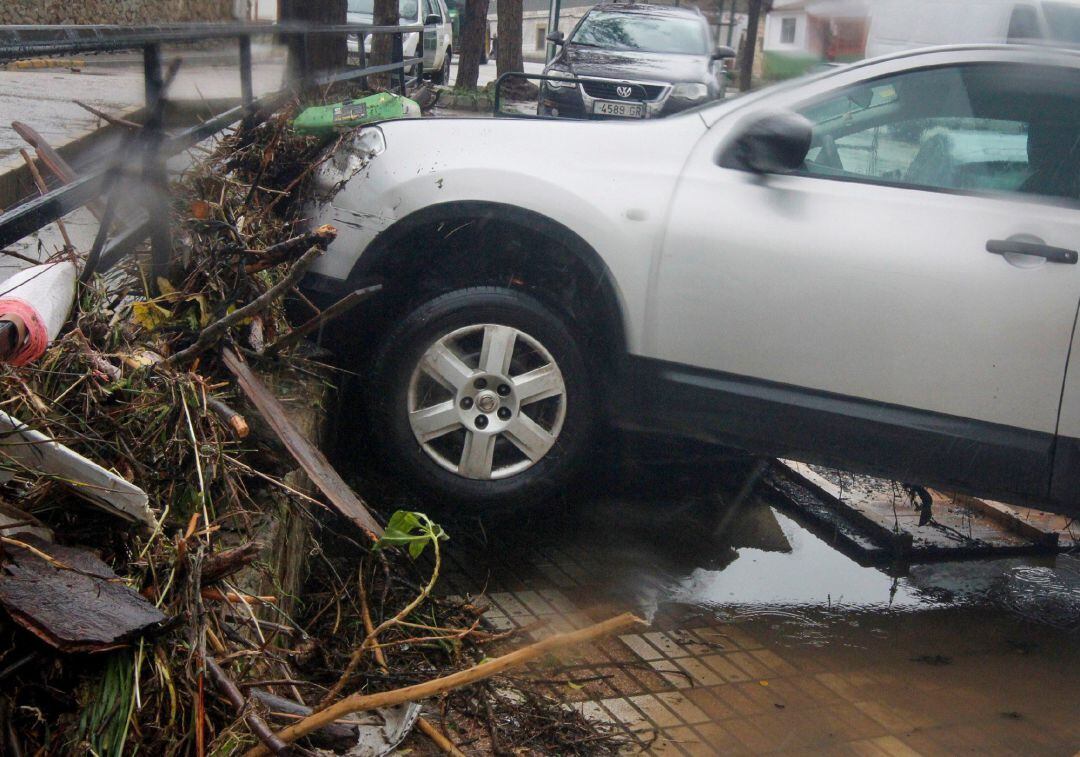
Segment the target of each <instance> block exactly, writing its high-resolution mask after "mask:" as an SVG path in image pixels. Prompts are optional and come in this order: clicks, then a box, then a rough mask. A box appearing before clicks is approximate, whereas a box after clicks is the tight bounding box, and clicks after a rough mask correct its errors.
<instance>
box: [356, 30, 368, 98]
mask: <svg viewBox="0 0 1080 757" xmlns="http://www.w3.org/2000/svg"><path fill="white" fill-rule="evenodd" d="M358 39H359V42H360V68H367V35H366V34H364V33H363V32H360V34H359V35H358ZM360 86H361V87H363V88H364V89H367V88H368V80H367V76H361V77H360Z"/></svg>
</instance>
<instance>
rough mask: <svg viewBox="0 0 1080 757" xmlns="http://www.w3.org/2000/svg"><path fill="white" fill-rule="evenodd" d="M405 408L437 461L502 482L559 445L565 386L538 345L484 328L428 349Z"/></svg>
mask: <svg viewBox="0 0 1080 757" xmlns="http://www.w3.org/2000/svg"><path fill="white" fill-rule="evenodd" d="M407 403H408V413H409V424H410V426H411V428H412V432H413V435H414V436H415V437H416V441H417V442H418V443H419V444H420V446H421V448H422V449H423V450H424V452H425V453H426V454H427V455H428V456H429V457H430V458H431V459H432V460H433V461H435V462H436V463H437V464H438V465H440V466H442V467H443V468H445V469H446V470H448V471H451V472H453V473H457V474H458V475H460V476H463V477H465V478H470V479H476V480H493V479H501V478H507V477H509V476H513V475H515V474H517V473H520V472H522V471H524V470H526V469H528V468H530V467H532V466H533V465H535V464H536V463H537V462H539V461H540V460H541V459H543V458H544V456H545V455H547V453H548V452H549V451H550V450H551V448H552V447H553V446H554V444H555V442H556V440H557V439H558V437H559V433H560V431H561V430H562V425H563V421H564V420H565V418H566V382H565V380H564V379H563V375H562V371H561V370H560V369H559V366H558V364H557V363H556V362H555V359H554V358H553V357H552V356H551V353H550V352H548V350H547V349H546V348H545V347H544V346H543V345H542V344H540V342H539V341H538V340H536V339H535V338H533V337H532V336H530V335H529V334H527V333H525V332H524V331H521V330H519V329H516V328H514V327H511V326H505V325H501V324H493V323H482V324H475V325H472V326H466V327H464V328H460V329H457V330H455V331H453V332H451V333H449V334H446V335H445V336H443V337H441V338H439V339H438V340H436V341H435V342H434V343H433V344H431V345H430V346H429V347H428V348H427V349H426V350H425V351H424V353H423V355H422V356H421V357H420V360H419V361H418V363H417V365H416V367H415V368H414V370H413V372H412V377H411V379H410V381H409V390H408V396H407Z"/></svg>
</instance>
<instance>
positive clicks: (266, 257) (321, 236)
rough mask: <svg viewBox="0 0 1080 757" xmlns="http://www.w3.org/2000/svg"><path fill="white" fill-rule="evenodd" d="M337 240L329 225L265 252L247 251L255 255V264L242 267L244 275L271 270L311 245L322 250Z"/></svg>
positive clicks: (273, 246) (288, 240)
mask: <svg viewBox="0 0 1080 757" xmlns="http://www.w3.org/2000/svg"><path fill="white" fill-rule="evenodd" d="M336 238H337V229H335V228H334V227H333V226H331V225H330V224H324V225H322V226H320V227H319V228H317V229H315V230H314V231H309V232H306V233H304V234H301V235H300V236H297V237H292V238H291V239H286V240H285V241H283V242H278V243H277V244H273V245H270V246H269V247H267V248H266V249H265V250H247V252H248V254H250V255H256V256H257V258H256V260H255V262H253V263H249V264H248V265H246V266H244V271H245V272H246V273H256V272H257V271H262V270H265V269H267V268H272V267H273V266H276V265H277V264H278V263H284V262H285V261H286V260H289V259H290V258H294V257H296V256H297V255H298V254H299V253H300V252H301V251H303V250H306V249H308V248H309V247H311V246H312V245H322V246H323V247H324V248H325V246H326V245H328V244H330V243H331V242H333V241H334V239H336Z"/></svg>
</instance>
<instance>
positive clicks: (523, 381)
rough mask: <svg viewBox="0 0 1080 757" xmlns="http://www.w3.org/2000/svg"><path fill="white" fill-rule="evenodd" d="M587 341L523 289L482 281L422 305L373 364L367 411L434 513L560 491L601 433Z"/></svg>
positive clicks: (397, 465) (390, 455)
mask: <svg viewBox="0 0 1080 757" xmlns="http://www.w3.org/2000/svg"><path fill="white" fill-rule="evenodd" d="M580 344H581V342H579V341H578V339H577V338H575V336H574V335H573V333H572V332H571V331H570V330H569V329H568V328H567V326H566V323H565V321H564V319H563V318H561V317H560V316H559V315H557V314H556V313H555V312H554V311H553V310H552V309H550V308H548V307H547V306H545V305H544V304H542V303H541V302H539V301H538V300H536V299H535V298H533V297H531V296H529V295H527V294H524V293H522V292H520V291H516V290H511V289H503V288H498V287H473V288H469V289H462V290H458V291H455V292H451V293H449V294H445V295H442V296H440V297H437V298H435V299H433V300H431V301H430V302H427V303H426V304H424V305H422V306H420V307H419V308H417V309H416V310H414V311H413V312H412V313H411V314H410V315H408V316H407V317H406V318H405V319H404V320H403V321H402V322H401V324H400V325H399V326H398V327H397V328H396V329H394V330H393V332H392V333H390V334H389V335H388V336H387V338H386V339H385V341H384V344H383V347H382V348H381V350H380V351H379V353H378V356H377V357H376V360H375V363H374V365H373V380H372V382H371V390H370V391H369V393H368V399H369V402H370V404H371V406H370V410H369V417H370V418H371V420H372V422H373V429H372V434H373V437H372V438H377V439H381V442H380V443H379V446H380V447H381V451H382V452H383V453H384V457H385V461H386V463H387V466H388V467H389V468H390V469H391V470H392V471H393V472H394V474H395V475H396V477H397V478H399V479H400V481H401V482H402V483H403V484H404V485H405V487H406V488H408V489H411V490H414V491H415V492H416V493H418V494H421V495H425V504H424V507H425V508H428V509H430V510H433V511H438V510H441V511H446V510H448V509H451V508H452V509H454V510H456V511H459V512H468V513H478V512H494V511H502V510H506V509H508V508H516V507H523V506H529V505H535V504H539V503H540V502H543V501H546V500H549V499H551V498H553V496H554V495H556V494H557V493H559V492H561V491H564V490H565V489H566V487H567V486H568V484H569V483H570V482H571V481H572V480H573V479H574V477H575V476H576V475H577V473H578V471H579V470H580V468H581V463H582V461H583V459H584V457H585V456H586V454H587V453H588V450H589V448H590V445H591V443H592V438H593V434H594V432H595V426H596V415H597V414H596V412H595V405H596V401H597V396H596V394H597V393H596V391H595V388H594V385H593V382H592V380H591V377H590V376H589V375H588V373H587V369H586V362H585V359H584V356H583V355H582V352H581V348H580V346H579V345H580ZM507 345H509V352H507ZM447 353H449V355H450V357H448V356H447ZM454 358H456V360H455V359H454Z"/></svg>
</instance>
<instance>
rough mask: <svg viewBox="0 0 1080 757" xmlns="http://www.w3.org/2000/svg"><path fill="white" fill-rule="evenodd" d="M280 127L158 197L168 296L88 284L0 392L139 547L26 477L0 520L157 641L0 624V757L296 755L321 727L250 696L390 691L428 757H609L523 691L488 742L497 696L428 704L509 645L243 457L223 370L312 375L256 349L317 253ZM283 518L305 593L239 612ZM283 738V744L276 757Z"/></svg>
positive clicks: (419, 547) (1, 492)
mask: <svg viewBox="0 0 1080 757" xmlns="http://www.w3.org/2000/svg"><path fill="white" fill-rule="evenodd" d="M290 115H291V113H290V111H289V109H286V110H284V111H282V112H280V113H278V114H277V115H275V116H273V117H271V118H270V119H269V120H267V121H265V122H264V123H262V124H261V125H258V126H255V127H252V128H241V129H238V130H237V131H236V132H234V133H232V134H230V135H228V136H226V137H224V138H223V139H222V140H221V141H220V142H219V143H218V144H217V145H216V146H215V147H214V148H213V149H211V150H209V151H208V152H207V153H206V154H205V156H204V157H203V158H202V159H200V160H199V161H197V163H196V164H195V167H194V168H193V169H191V170H190V171H189V172H188V174H187V175H186V176H185V177H184V178H183V180H182V181H181V182H180V183H179V185H178V186H177V187H176V189H175V191H174V195H173V197H174V200H173V216H174V217H173V228H174V230H175V232H176V234H175V236H176V249H175V250H174V253H175V254H174V264H173V265H172V267H171V269H170V270H169V274H168V276H167V277H162V278H160V279H159V280H157V281H149V280H148V273H147V271H148V266H147V263H146V260H145V255H136V256H134V257H133V259H132V260H130V261H129V262H127V263H125V264H124V265H123V266H122V267H120V268H118V269H116V270H113V271H110V272H108V273H107V274H104V275H101V276H97V277H95V278H94V279H93V280H91V281H90V282H89V283H87V284H85V285H83V286H82V287H81V289H80V293H79V296H78V301H77V304H76V309H75V312H74V313H73V315H72V318H71V321H70V323H69V325H68V327H67V328H66V329H65V332H64V333H63V334H62V336H61V337H60V338H59V339H58V340H56V342H54V344H53V345H52V346H51V347H50V349H49V350H48V352H47V353H46V354H45V355H44V356H43V357H42V358H41V359H39V360H38V361H37V362H35V363H34V364H33V365H30V366H26V367H22V368H18V369H13V368H4V369H0V386H2V387H3V397H4V398H5V399H4V401H3V403H2V406H3V409H4V410H5V411H6V412H8V413H10V414H11V415H13V416H15V417H17V418H19V419H21V420H22V421H24V422H25V423H27V424H29V425H30V426H31V427H33V428H34V429H37V430H39V431H41V432H43V433H45V434H48V435H49V436H51V437H52V438H54V439H56V440H57V441H59V442H61V443H63V444H66V445H68V446H70V447H71V448H72V449H74V450H75V451H76V452H78V453H80V454H82V455H84V456H86V457H88V458H90V459H92V460H95V461H97V462H98V463H100V464H101V465H103V466H105V467H107V468H111V469H112V470H115V471H117V472H119V473H120V474H121V475H123V476H124V477H125V478H127V479H128V480H130V481H131V482H133V483H134V484H136V485H137V486H139V487H141V488H142V489H143V490H144V491H145V492H146V493H147V494H148V496H149V501H150V504H151V507H152V508H153V509H154V511H155V514H156V515H157V520H158V523H157V527H156V528H154V529H153V530H152V531H151V532H140V531H138V530H136V529H134V528H131V527H128V526H127V525H125V524H122V522H120V521H117V520H116V519H115V518H114V517H113V516H112V515H107V514H104V513H101V512H98V511H95V510H93V509H90V508H87V507H85V506H81V505H79V504H77V503H76V502H75V501H74V499H73V497H72V496H71V495H70V494H69V493H68V492H67V489H66V488H65V487H64V485H63V482H62V481H56V480H52V479H49V478H47V477H42V476H36V475H34V474H33V473H32V472H30V471H25V470H23V471H15V474H16V475H15V476H14V478H13V479H12V480H11V481H9V482H8V483H6V484H4V485H3V486H2V487H0V502H3V503H6V504H10V505H13V506H15V507H17V508H18V509H19V511H21V512H24V513H26V516H27V517H28V518H30V519H33V521H34V523H35V524H40V525H43V526H46V527H49V528H51V529H52V531H53V532H54V533H55V534H56V535H57V539H58V540H59V541H62V542H64V543H67V544H76V545H85V546H90V547H93V548H94V549H95V550H97V551H98V552H99V553H100V554H101V555H102V557H103V558H104V559H105V561H106V562H107V563H108V564H109V565H110V566H111V567H112V568H113V570H115V572H116V573H117V574H118V575H119V576H120V577H121V578H122V580H123V581H124V582H125V583H126V584H127V585H129V586H130V587H132V588H133V589H134V590H136V591H137V592H139V593H141V594H142V595H143V596H144V597H146V598H147V599H148V600H149V601H151V602H152V603H154V604H155V605H156V606H157V607H159V608H160V609H161V610H162V611H163V612H164V614H165V615H166V617H167V618H168V619H169V620H168V621H167V622H166V623H165V624H164V626H163V627H162V628H160V629H158V630H157V631H156V632H155V633H153V634H151V635H147V636H143V637H141V638H139V639H137V640H135V641H133V642H131V643H128V644H125V645H121V646H120V648H118V649H116V650H114V651H109V652H102V653H99V654H95V655H93V656H83V657H73V656H68V655H64V654H62V653H59V652H57V651H55V650H54V649H51V648H50V647H48V646H46V645H45V644H43V643H40V642H38V641H36V640H35V639H33V638H32V637H30V635H29V634H27V633H26V632H25V631H23V630H21V629H19V628H17V627H16V626H15V625H14V624H12V623H10V622H8V621H7V619H5V618H0V741H2V743H3V746H2V747H0V751H4V750H7V751H10V752H11V753H13V754H19V753H24V754H35V753H48V754H53V753H65V752H71V753H75V752H77V753H80V754H83V753H87V752H88V751H89V752H91V753H95V754H99V755H120V754H124V753H133V752H135V751H141V752H142V753H146V754H197V755H200V756H201V755H204V754H210V753H213V754H231V753H236V752H238V751H243V750H247V749H252V748H255V747H258V748H265V749H269V750H272V751H282V750H283V749H284V741H282V740H281V738H284V739H285V741H288V740H291V738H298V737H300V736H301V735H306V734H308V733H313V732H314V733H315V735H318V732H317V730H318V729H316V728H315V726H314V725H311V723H309V721H312V720H313V718H314V719H317V718H318V717H319V715H315V716H313V718H309V717H306V716H305V715H304V714H303V712H301V714H300V715H297V714H295V713H293V714H292V715H288V716H286V717H284V719H282V718H280V717H276V716H274V715H272V714H271V713H270V712H269V711H268V708H267V707H266V706H264V705H260V704H257V703H255V697H253V694H255V693H257V692H262V693H264V694H266V695H269V696H271V697H278V698H279V699H288V700H291V702H292V703H293V704H296V705H299V706H300V707H301V708H308V709H307V710H306V711H304V712H307V711H310V710H314V711H316V712H318V711H319V710H322V709H323V708H326V709H325V710H324V712H327V713H329V712H351V711H353V710H356V709H369V705H370V706H376V705H373V704H372V702H373V701H381V700H371V699H370V696H371V695H375V696H376V697H378V696H390V697H391V698H392V697H395V696H398V697H399V696H402V695H400V694H399V693H397V692H399V690H400V689H402V687H409V686H421V687H426V688H424V689H423V691H422V692H421V693H422V694H424V696H423V697H417V698H429V697H432V696H434V697H436V698H437V699H436V701H437V704H436V705H434V710H436V711H437V712H438V715H436V716H432V717H427V718H425V719H422V720H421V721H420V723H419V730H420V731H421V732H422V733H423V734H424V735H425V736H426V738H427V739H428V741H423V742H422V743H424V744H427V745H428V746H429V747H430V746H432V745H434V746H437V747H438V748H439V749H441V750H444V751H453V750H454V749H456V748H457V747H454V746H453V745H452V743H451V742H452V741H457V742H458V743H459V744H461V746H462V748H467V749H468V751H470V752H475V751H484V750H493V751H494V750H498V751H506V752H509V751H512V750H515V749H518V748H521V749H523V750H524V751H525V752H531V753H562V752H589V753H596V752H598V751H607V750H614V749H615V748H616V747H617V746H618V744H617V743H616V742H614V741H612V740H611V739H610V738H609V737H605V736H600V737H598V736H597V732H596V730H595V729H594V727H593V726H591V725H590V724H589V723H587V722H586V721H585V720H584V719H582V718H581V716H580V715H578V714H577V713H576V712H573V711H570V710H568V709H565V708H563V707H561V706H559V704H558V703H557V702H553V701H550V700H548V699H545V698H544V697H542V696H540V695H537V694H535V693H532V692H528V691H525V692H523V693H522V694H521V695H520V697H517V698H515V700H514V701H515V702H516V703H517V713H516V715H515V717H514V718H509V719H504V722H501V723H492V722H490V714H491V713H492V712H493V711H495V712H505V711H506V710H507V705H506V701H507V700H506V697H507V694H506V691H507V687H511V688H512V687H513V686H514V684H512V683H506V684H505V685H502V684H501V685H500V687H499V691H498V692H496V690H495V688H494V687H491V688H479V689H470V690H469V692H470V693H469V695H468V696H467V697H465V696H456V695H455V696H447V692H449V691H452V690H453V689H454V688H456V687H457V686H459V685H461V683H468V682H469V680H473V678H470V676H473V677H475V679H476V680H479V679H481V678H485V677H487V676H489V675H491V674H492V672H498V670H500V669H501V668H498V667H497V666H496V665H495V662H488V663H485V664H484V665H481V666H480V668H475V667H474V666H476V665H478V664H479V663H481V662H482V661H484V660H486V659H488V655H489V654H492V653H493V652H494V651H498V647H497V645H498V644H500V643H502V644H511V645H516V643H515V641H514V640H510V639H506V637H505V635H498V634H494V633H492V632H491V631H490V630H489V629H487V628H485V623H484V620H483V607H477V606H473V605H471V604H467V603H464V602H448V601H445V600H443V599H439V598H438V596H437V591H436V582H437V579H438V575H439V571H440V562H441V561H440V544H441V542H442V541H443V540H444V539H445V538H446V535H445V534H444V533H442V530H441V529H440V528H439V527H438V526H437V525H436V524H434V523H432V522H431V521H430V520H428V519H427V518H425V517H423V516H420V515H415V514H408V513H398V514H397V515H395V516H394V518H392V519H391V521H390V522H389V523H387V524H386V526H387V530H386V533H385V534H384V535H383V537H382V539H380V540H379V541H377V542H373V541H372V540H371V539H370V538H369V536H370V535H369V534H365V533H364V532H362V531H361V530H359V529H356V528H355V527H354V525H353V523H352V522H350V521H346V520H345V519H342V518H340V517H338V516H336V515H335V514H334V513H333V512H330V511H328V510H327V509H326V508H325V507H323V506H322V505H321V503H320V500H319V498H318V497H317V496H312V495H311V494H308V493H305V492H301V491H299V490H298V489H297V488H296V485H295V483H294V482H292V483H290V482H286V480H285V479H286V476H287V475H288V474H289V472H290V471H292V470H293V469H295V468H296V464H295V461H293V460H292V459H290V458H289V456H288V454H287V453H286V452H285V451H284V450H283V448H282V445H281V444H280V442H279V441H277V440H275V439H273V438H267V437H265V436H264V435H262V434H260V433H259V431H258V430H256V432H255V433H250V428H249V424H248V423H247V419H246V418H245V417H244V416H245V414H247V413H249V412H250V411H248V410H246V409H245V406H244V405H242V404H241V402H242V398H241V397H240V396H239V395H238V392H237V390H236V388H235V384H234V382H233V380H232V378H233V377H232V374H230V372H229V370H228V369H227V367H226V366H225V364H224V362H223V360H222V351H223V349H226V348H227V349H229V350H232V351H234V352H235V353H239V354H241V355H244V356H246V359H247V360H248V361H249V362H250V363H252V364H255V365H258V366H260V367H261V368H262V369H263V370H265V371H270V372H276V373H291V374H293V375H294V376H297V377H299V378H300V379H302V380H305V381H307V382H308V385H309V386H310V385H312V384H313V383H314V384H318V383H319V382H324V381H326V377H327V375H328V373H327V370H328V367H327V366H325V365H322V364H319V363H315V362H313V361H311V360H310V359H308V358H305V357H304V356H303V355H302V354H300V351H297V350H294V349H289V350H283V351H276V350H273V349H272V348H273V346H274V344H275V342H277V340H279V339H280V338H282V337H283V336H285V335H286V334H288V332H289V330H290V328H291V326H290V323H289V319H288V317H287V314H286V307H285V302H286V297H287V296H289V295H292V294H293V293H294V292H295V289H294V285H295V283H296V281H297V280H298V278H299V276H300V275H301V274H302V273H303V271H304V269H305V268H306V266H307V265H309V264H310V262H311V261H312V260H314V258H315V257H317V256H318V255H319V254H321V253H322V251H323V250H324V249H325V247H326V245H327V243H328V242H329V241H330V240H331V239H333V236H334V230H333V229H330V228H323V229H318V230H315V231H307V230H305V229H303V228H302V226H301V220H302V211H303V204H302V199H301V198H303V197H304V196H305V193H306V192H307V187H306V185H307V183H308V179H309V178H310V177H311V174H312V173H313V171H314V168H315V167H316V166H317V165H318V164H319V161H320V160H321V159H322V155H324V151H325V150H326V149H327V147H328V145H327V144H323V143H319V142H318V141H316V140H314V139H312V138H305V137H298V136H296V135H294V134H292V133H291V132H290V130H289V128H288V119H289V116H290ZM296 298H297V299H299V304H298V305H297V307H299V308H301V309H303V308H304V307H306V306H305V305H304V303H303V300H302V297H300V296H299V295H296ZM268 352H269V353H271V354H273V355H274V357H273V358H272V359H268V358H265V357H262V356H265V355H266V354H267V353H268ZM238 411H239V412H238ZM254 425H255V424H254V423H253V424H251V426H254ZM281 502H284V503H285V506H286V507H287V508H288V509H289V511H290V512H291V513H292V515H293V517H295V518H298V519H302V520H305V521H307V522H308V523H309V524H310V525H311V529H312V530H313V532H314V533H315V534H316V535H317V537H316V539H317V541H316V543H315V544H314V545H313V546H312V547H311V549H310V550H309V554H310V556H311V557H310V562H309V564H308V565H307V569H308V574H309V579H308V583H307V587H306V590H305V591H304V593H303V595H302V596H301V597H298V598H287V597H281V596H272V595H271V596H254V595H252V594H250V593H249V592H248V591H246V590H245V588H244V587H246V586H251V585H254V584H255V583H257V582H255V581H252V580H251V579H250V574H255V575H257V574H258V572H259V570H260V568H259V567H258V565H257V560H260V559H263V558H261V557H260V555H262V554H263V553H262V551H261V549H260V545H259V544H257V543H256V540H257V538H258V534H259V531H258V528H259V526H260V524H262V523H263V522H264V521H265V520H266V516H267V515H268V514H274V515H279V514H280V513H270V511H271V510H273V508H274V507H277V506H278V505H279V504H280V503H281ZM275 503H277V504H275ZM3 546H4V545H3V544H0V560H2V559H3ZM421 552H423V555H422V556H420V557H419V558H417V555H419V554H420V553H421ZM245 574H248V575H249V578H247V579H244V578H242V576H244V575H245ZM287 600H288V601H287ZM627 622H628V621H627V619H625V618H624V619H621V620H620V622H619V623H616V624H613V625H610V626H605V627H604V628H603V629H601V630H600V631H590V633H593V634H594V635H595V634H596V633H600V632H603V633H607V632H610V631H611V630H615V629H617V628H619V627H622V625H625V624H626V623H627ZM620 624H621V625H620ZM580 638H581V639H585V638H591V637H589V636H588V635H586V636H583V637H580ZM577 640H580V639H578V637H575V638H574V639H571V640H570V641H577ZM559 643H560V644H561V643H566V642H559ZM492 645H496V646H495V647H493V646H492ZM555 646H558V645H557V644H556V645H555ZM547 648H548V647H545V648H544V649H547ZM524 651H527V650H519V652H524ZM540 651H543V650H540ZM540 651H537V652H535V653H534V652H532V651H530V652H529V654H532V655H534V656H535V654H539V653H540ZM515 654H518V653H515ZM527 659H532V658H531V657H529V655H524V656H521V657H520V658H514V660H512V661H511V662H512V663H514V664H517V663H519V662H521V661H524V660H527ZM496 662H498V661H496ZM511 662H508V663H507V664H508V665H509V664H511ZM493 666H495V667H493ZM470 671H479V672H478V673H477V672H470ZM463 673H464V674H466V675H465V678H464V679H462V678H460V676H462V674H463ZM455 675H457V676H459V678H455V677H454V676H455ZM447 677H449V678H447ZM442 681H448V683H441V682H442ZM444 686H445V687H448V688H440V687H444ZM379 692H385V693H386V694H379ZM485 692H486V693H485ZM365 696H367V697H369V698H368V699H365ZM438 697H442V698H441V699H438ZM477 697H491V699H490V702H493V703H494V705H495V709H494V710H493V709H492V706H491V705H490V703H489V705H488V706H486V707H481V706H477ZM346 704H348V706H347V707H346ZM335 708H337V709H335ZM349 708H352V709H349ZM485 713H487V717H486V718H485ZM335 717H338V716H335ZM331 719H333V718H331ZM440 721H441V722H440ZM290 724H292V728H293V729H296V730H294V731H293V732H292V733H291V734H290V733H288V729H286V731H287V732H286V734H285V736H283V737H281V736H275V735H274V732H275V731H280V730H281V729H282V728H284V727H285V726H288V725H290ZM305 724H307V725H305ZM309 725H311V727H310V728H309V729H308V730H303V729H304V728H308V726H309ZM301 731H302V732H303V733H302V734H301ZM324 735H325V734H324ZM301 743H305V744H307V746H308V747H310V743H309V742H301Z"/></svg>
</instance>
